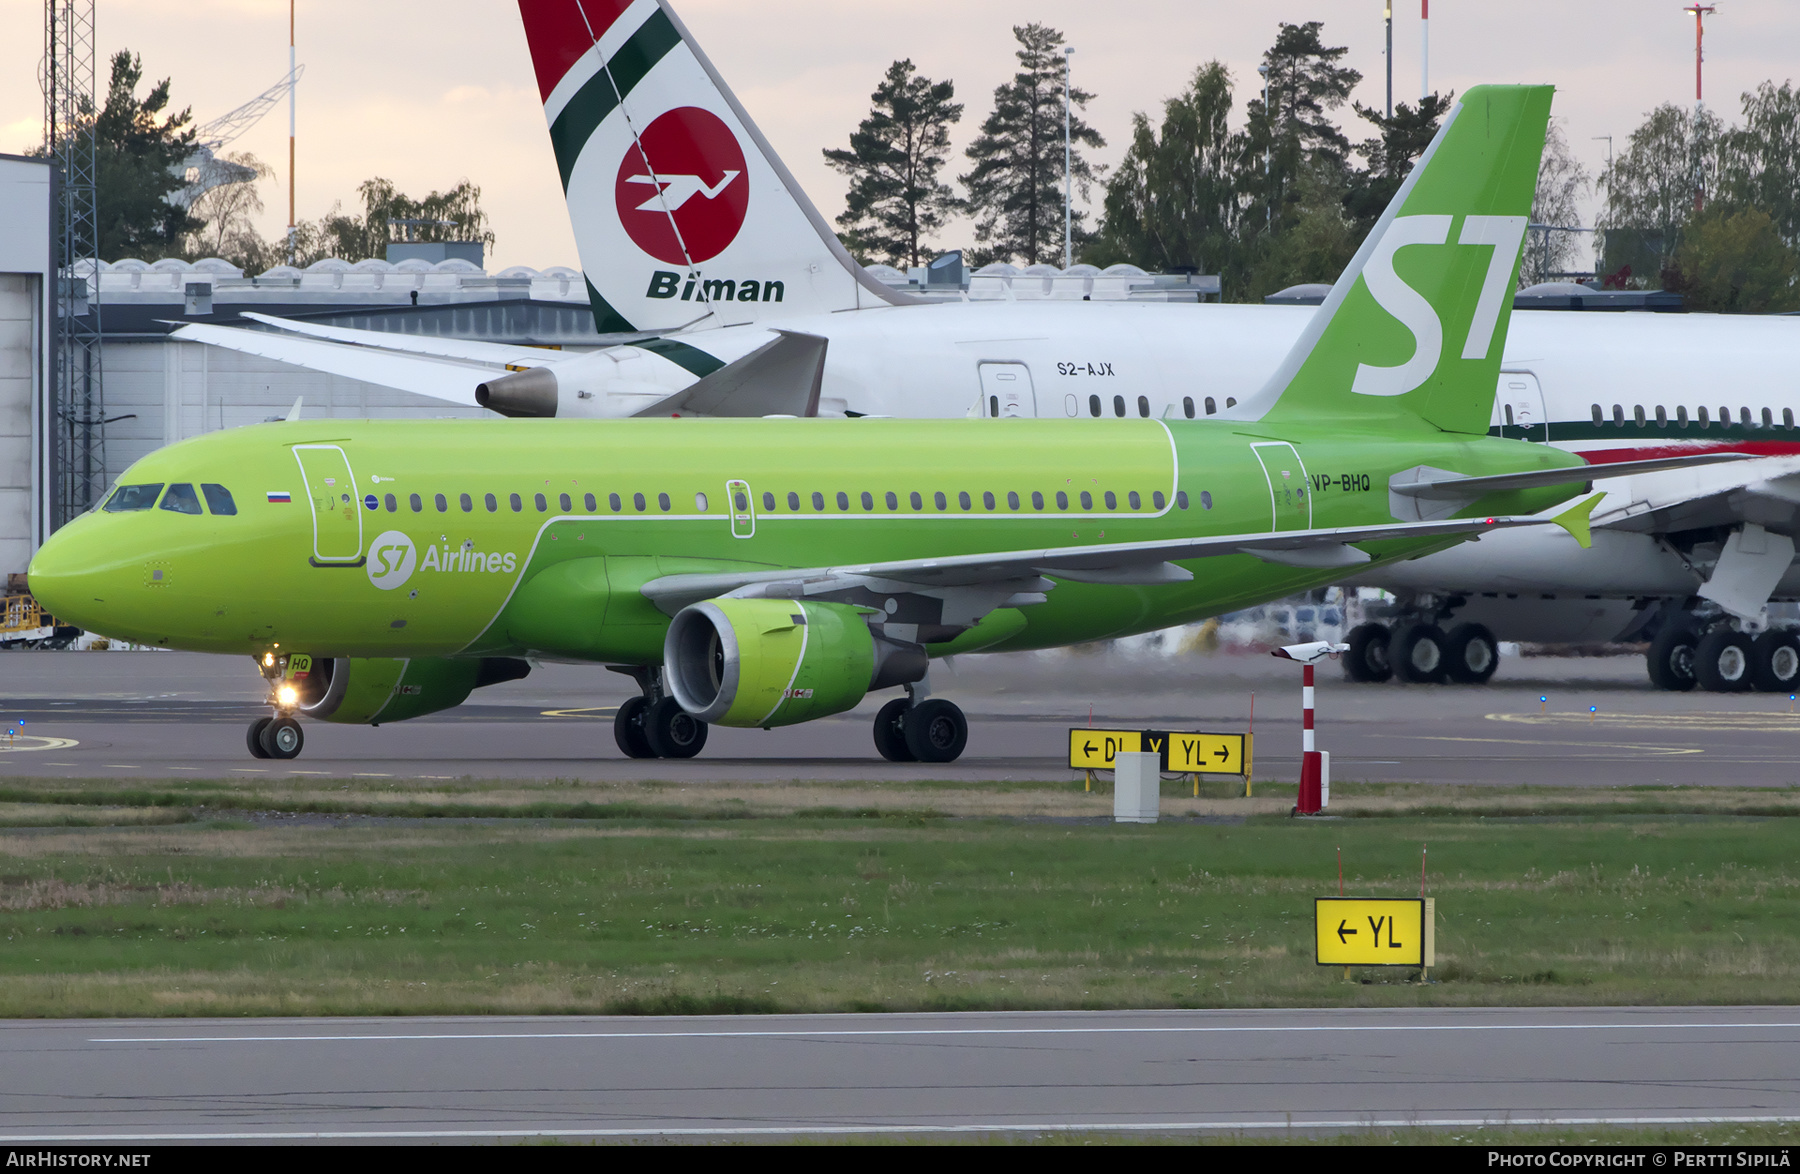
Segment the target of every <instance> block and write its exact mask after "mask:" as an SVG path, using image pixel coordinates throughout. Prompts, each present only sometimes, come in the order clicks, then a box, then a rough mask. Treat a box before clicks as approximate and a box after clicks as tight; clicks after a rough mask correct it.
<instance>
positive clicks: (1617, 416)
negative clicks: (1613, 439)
mask: <svg viewBox="0 0 1800 1174" xmlns="http://www.w3.org/2000/svg"><path fill="white" fill-rule="evenodd" d="M1613 427H1615V428H1623V427H1625V409H1624V408H1623V407H1621V406H1619V405H1618V404H1614V405H1613Z"/></svg>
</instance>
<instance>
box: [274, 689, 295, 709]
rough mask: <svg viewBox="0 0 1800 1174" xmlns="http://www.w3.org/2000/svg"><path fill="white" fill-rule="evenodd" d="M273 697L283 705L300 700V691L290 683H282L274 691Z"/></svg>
mask: <svg viewBox="0 0 1800 1174" xmlns="http://www.w3.org/2000/svg"><path fill="white" fill-rule="evenodd" d="M275 697H276V699H277V700H279V701H280V702H281V703H282V704H283V705H292V704H293V703H294V702H296V701H298V700H300V691H299V690H298V689H296V688H294V687H293V686H292V685H283V686H282V687H281V688H279V689H277V690H276V691H275Z"/></svg>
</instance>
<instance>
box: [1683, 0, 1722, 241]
mask: <svg viewBox="0 0 1800 1174" xmlns="http://www.w3.org/2000/svg"><path fill="white" fill-rule="evenodd" d="M1682 11H1683V12H1691V13H1693V14H1694V135H1695V139H1696V141H1698V138H1699V134H1700V126H1701V116H1702V115H1703V114H1704V113H1705V111H1706V101H1705V99H1704V97H1703V96H1702V94H1701V91H1700V63H1701V61H1702V59H1703V55H1702V53H1701V52H1700V42H1701V40H1702V38H1704V37H1705V36H1706V18H1707V17H1709V16H1712V15H1713V14H1715V13H1716V12H1718V9H1717V8H1714V7H1713V6H1712V5H1711V4H1690V5H1688V6H1687V7H1686V8H1683V9H1682ZM1705 202H1706V181H1705V178H1704V176H1703V175H1702V174H1701V171H1700V153H1699V152H1698V151H1696V152H1695V153H1694V212H1695V213H1696V214H1698V213H1699V211H1700V208H1701V205H1702V204H1704V203H1705Z"/></svg>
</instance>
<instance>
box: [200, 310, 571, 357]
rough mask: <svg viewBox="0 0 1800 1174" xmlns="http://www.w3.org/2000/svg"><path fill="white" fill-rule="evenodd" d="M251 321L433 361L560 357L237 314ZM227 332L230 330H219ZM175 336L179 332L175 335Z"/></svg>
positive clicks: (528, 349)
mask: <svg viewBox="0 0 1800 1174" xmlns="http://www.w3.org/2000/svg"><path fill="white" fill-rule="evenodd" d="M238 316H239V317H240V318H248V319H249V320H250V321H252V322H261V323H262V324H263V325H265V326H273V327H274V328H275V329H277V330H285V331H287V332H289V333H291V334H303V335H306V336H307V337H309V338H320V339H324V340H326V341H327V342H338V343H348V344H350V345H352V346H361V347H374V348H375V349H376V350H383V351H400V352H402V353H405V354H412V355H425V356H427V357H429V358H434V359H449V360H451V361H452V362H458V363H480V364H483V365H486V366H491V367H507V366H517V367H528V366H531V365H533V364H537V363H547V362H551V361H553V360H554V359H556V358H558V357H560V356H559V355H558V353H557V352H556V351H552V350H546V349H545V348H544V347H532V346H519V345H517V344H514V343H502V342H475V341H473V340H471V339H466V338H443V337H439V336H434V335H417V334H396V333H395V332H393V331H391V330H352V329H350V328H348V327H345V326H324V325H321V324H319V323H317V322H301V321H298V320H296V319H293V318H277V317H276V316H275V315H273V314H253V313H250V312H248V311H246V312H244V313H242V314H240V315H238ZM223 329H226V330H231V329H233V327H229V326H227V327H223ZM246 333H248V334H261V333H263V332H262V331H256V330H252V331H246ZM177 334H178V335H179V332H177Z"/></svg>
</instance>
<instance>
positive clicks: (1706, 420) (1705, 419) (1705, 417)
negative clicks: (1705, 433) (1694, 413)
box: [1700, 404, 1712, 428]
mask: <svg viewBox="0 0 1800 1174" xmlns="http://www.w3.org/2000/svg"><path fill="white" fill-rule="evenodd" d="M1710 423H1712V418H1711V417H1710V416H1708V415H1707V414H1706V406H1705V405H1704V404H1702V405H1701V407H1700V427H1702V428H1704V427H1706V426H1707V425H1708V424H1710Z"/></svg>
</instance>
